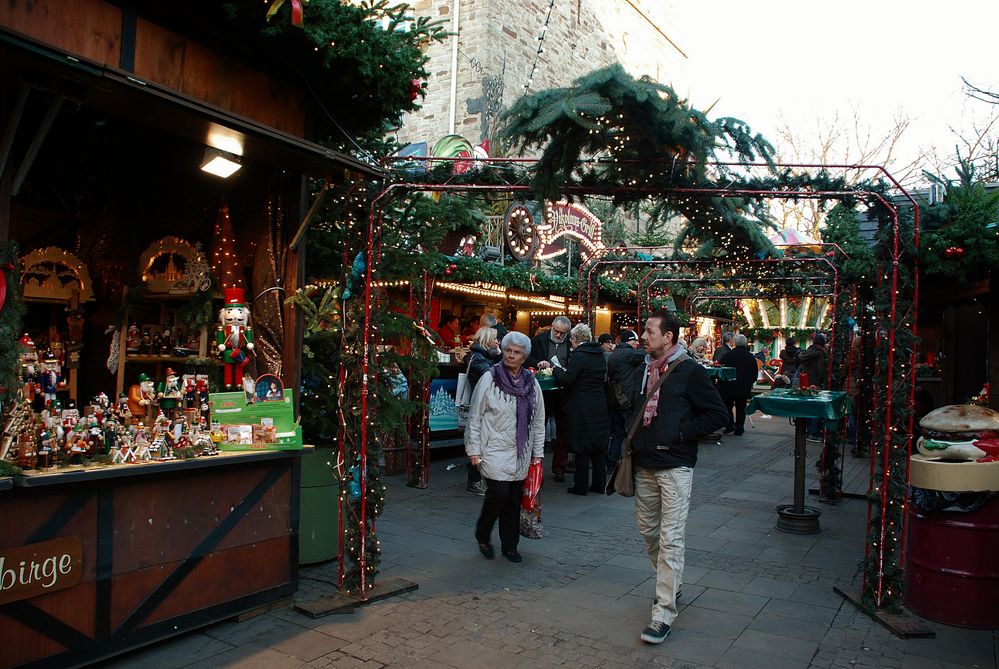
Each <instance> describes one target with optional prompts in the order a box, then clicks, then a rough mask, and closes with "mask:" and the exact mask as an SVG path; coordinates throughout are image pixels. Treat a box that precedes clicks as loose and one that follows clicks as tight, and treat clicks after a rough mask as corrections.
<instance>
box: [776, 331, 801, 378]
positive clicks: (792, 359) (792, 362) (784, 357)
mask: <svg viewBox="0 0 999 669" xmlns="http://www.w3.org/2000/svg"><path fill="white" fill-rule="evenodd" d="M799 355H801V349H800V348H798V344H797V343H795V341H794V340H793V339H788V340H787V346H785V347H784V350H783V351H781V352H780V361H781V366H780V373H781V374H783V375H784V376H786V377H788V378H789V379H791V382H792V383H793V382H794V380H795V378H796V377H797V376H798V365H799V364H800V362H799V360H798V356H799Z"/></svg>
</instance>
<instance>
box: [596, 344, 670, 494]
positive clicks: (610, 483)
mask: <svg viewBox="0 0 999 669" xmlns="http://www.w3.org/2000/svg"><path fill="white" fill-rule="evenodd" d="M687 359H688V358H687V356H686V355H681V356H680V357H679V358H677V359H676V360H674V361H673V362H671V363H670V364H669V367H667V368H666V371H665V372H663V374H662V376H660V377H659V381H658V382H657V383H656V385H654V386H652V392H647V393H645V401H644V402H642V404H641V406H640V407H638V411H637V412H636V413H635V418H634V419H632V421H631V426H630V427H629V428H628V435H627V436H626V437H625V438H624V442H623V443H622V444H621V459H620V460H618V461H617V464H616V465H614V472H613V473H612V474H611V476H610V478H609V479H608V480H607V489H606V491H605V492H606V493H607V494H608V495H612V494H614V493H617V494H619V495H621V496H622V497H634V496H635V465H634V464H632V462H631V440H632V438H633V437H634V436H635V432H636V431H637V430H638V425H639V423H641V422H642V416H644V415H645V407H646V405H647V404H648V403H649V399H650V398H652V397H653V396H654V395H655V394H656V391H657V390H659V389H660V388H661V387H662V385H663V383H665V382H666V377H668V376H669V375H670V374H671V373H672V372H673V370H674V369H676V368H677V365H679V364H680V363H681V362H683V361H684V360H687Z"/></svg>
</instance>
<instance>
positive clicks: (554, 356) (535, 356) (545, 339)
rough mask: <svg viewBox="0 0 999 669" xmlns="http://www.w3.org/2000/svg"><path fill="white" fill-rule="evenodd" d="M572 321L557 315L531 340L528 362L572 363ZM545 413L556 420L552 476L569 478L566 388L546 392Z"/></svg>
mask: <svg viewBox="0 0 999 669" xmlns="http://www.w3.org/2000/svg"><path fill="white" fill-rule="evenodd" d="M571 329H572V321H570V320H569V318H568V317H567V316H556V317H555V320H553V321H552V326H551V327H550V328H548V331H547V332H542V333H541V334H539V335H538V336H536V337H535V338H534V339H532V340H531V348H530V351H531V353H530V355H528V357H527V366H528V367H534V368H535V369H539V370H540V369H548V368H549V367H553V366H555V365H556V363H557V366H559V367H561V368H562V369H567V368H568V367H569V354H570V353H572V347H571V346H569V330H571ZM544 400H545V414H546V415H547V416H548V417H549V418H551V419H552V420H554V421H555V453H554V454H553V455H552V478H553V479H554V480H555V481H557V482H558V483H561V482H563V481H565V470H566V469H567V468H568V466H569V446H568V444H567V443H566V433H567V432H568V427H567V426H566V424H565V391H564V390H563V389H561V388H559V389H557V390H546V391H545V392H544Z"/></svg>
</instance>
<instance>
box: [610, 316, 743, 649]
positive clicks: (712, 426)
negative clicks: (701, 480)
mask: <svg viewBox="0 0 999 669" xmlns="http://www.w3.org/2000/svg"><path fill="white" fill-rule="evenodd" d="M679 333H680V324H679V322H678V321H677V320H676V319H675V318H674V317H673V315H672V314H670V313H669V312H665V311H663V312H658V313H656V314H654V315H653V316H652V317H651V318H649V319H648V320H647V321H646V322H645V331H644V333H643V334H642V341H643V342H644V343H645V349H646V351H648V353H647V354H646V356H645V367H644V371H643V373H642V374H641V375H640V376H639V379H640V384H639V386H638V387H637V388H636V389H635V397H636V400H635V401H634V402H633V403H632V406H634V407H635V408H636V411H635V413H634V415H633V416H632V417H631V421H639V422H638V427H637V430H636V431H635V433H634V437H633V438H632V440H631V448H632V461H633V462H634V465H635V513H636V517H637V519H638V530H639V532H641V534H642V538H644V539H645V545H646V548H647V549H648V552H649V558H650V559H651V560H652V565H653V568H654V569H655V571H656V598H655V600H654V602H653V604H652V622H650V623H649V625H648V626H647V627H646V628H645V629H644V630H642V634H641V638H642V640H643V641H645V642H647V643H662V642H663V641H665V640H666V636H667V635H668V634H669V630H670V625H672V624H673V620H674V619H675V618H676V616H677V607H676V600H677V597H678V596H679V593H680V586H681V585H682V583H683V562H684V534H685V531H686V525H687V511H688V510H689V508H690V492H691V483H692V481H693V476H694V471H693V468H694V465H695V464H696V463H697V440H698V438H699V437H701V436H703V435H707V434H711V433H712V432H714V431H715V430H717V429H719V428H721V427H722V426H724V425H726V424H727V423H728V412H727V411H725V404H724V403H723V402H722V400H721V397H720V396H719V395H718V391H717V390H715V387H714V385H713V384H712V383H711V378H710V377H709V376H708V374H707V372H706V371H704V368H703V367H702V366H701V365H699V364H698V363H696V362H694V361H693V360H691V359H690V358H689V357H688V356H687V354H686V352H685V350H684V349H683V347H681V346H680V345H679V344H678V343H677V342H678V339H679ZM667 371H668V373H669V376H668V377H666V379H665V381H663V383H662V385H661V386H660V385H659V380H660V378H661V377H662V376H663V375H664V374H666V373H667ZM649 393H651V395H649V397H648V402H646V395H648V394H649ZM631 421H629V427H630V426H631V425H632V422H631Z"/></svg>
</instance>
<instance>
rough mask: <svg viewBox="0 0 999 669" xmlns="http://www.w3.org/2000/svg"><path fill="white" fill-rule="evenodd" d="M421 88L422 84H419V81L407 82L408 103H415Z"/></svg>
mask: <svg viewBox="0 0 999 669" xmlns="http://www.w3.org/2000/svg"><path fill="white" fill-rule="evenodd" d="M422 88H423V84H422V83H420V80H419V79H412V80H410V82H409V101H410V102H415V101H416V98H418V97H420V91H421V90H422Z"/></svg>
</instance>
